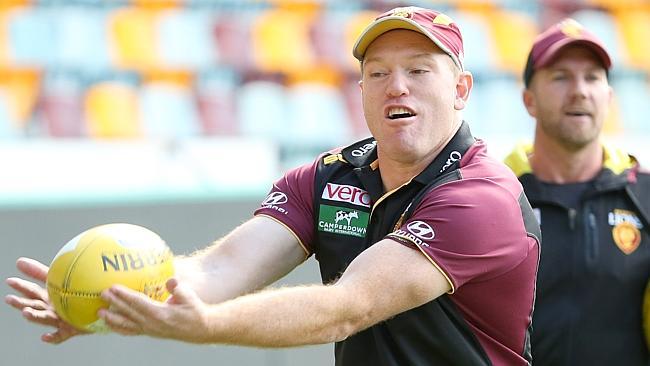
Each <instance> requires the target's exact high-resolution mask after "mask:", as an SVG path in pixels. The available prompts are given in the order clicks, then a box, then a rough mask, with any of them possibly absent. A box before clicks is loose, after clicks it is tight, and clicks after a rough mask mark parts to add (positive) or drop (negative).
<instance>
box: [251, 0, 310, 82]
mask: <svg viewBox="0 0 650 366" xmlns="http://www.w3.org/2000/svg"><path fill="white" fill-rule="evenodd" d="M310 19H311V16H310V14H304V13H296V12H294V11H290V10H285V9H273V10H269V11H267V12H264V13H263V14H261V15H260V16H259V17H258V18H257V19H256V21H255V23H254V24H253V28H252V46H253V60H254V65H253V66H254V67H255V68H256V69H258V70H260V71H262V72H271V73H274V72H280V73H285V74H288V73H292V72H294V71H298V72H299V71H301V70H303V69H309V68H311V67H312V65H313V62H314V57H313V53H312V50H311V43H310V39H309V25H310Z"/></svg>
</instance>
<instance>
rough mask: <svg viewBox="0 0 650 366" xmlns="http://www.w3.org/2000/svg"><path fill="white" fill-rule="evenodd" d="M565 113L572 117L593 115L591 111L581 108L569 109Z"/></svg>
mask: <svg viewBox="0 0 650 366" xmlns="http://www.w3.org/2000/svg"><path fill="white" fill-rule="evenodd" d="M564 114H566V115H567V116H570V117H584V116H591V113H589V112H587V111H585V110H580V109H576V110H569V111H566V112H564Z"/></svg>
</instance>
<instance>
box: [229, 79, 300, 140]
mask: <svg viewBox="0 0 650 366" xmlns="http://www.w3.org/2000/svg"><path fill="white" fill-rule="evenodd" d="M237 115H238V116H239V126H240V131H241V132H242V134H243V135H248V136H253V137H263V138H268V139H270V140H271V141H273V142H276V143H282V142H284V141H286V140H287V139H289V138H291V133H292V132H291V130H289V123H288V118H287V116H288V106H287V96H286V93H285V90H284V86H282V85H281V84H278V83H275V82H272V81H264V80H261V81H251V82H248V83H245V84H244V85H243V86H242V87H240V88H239V90H238V92H237Z"/></svg>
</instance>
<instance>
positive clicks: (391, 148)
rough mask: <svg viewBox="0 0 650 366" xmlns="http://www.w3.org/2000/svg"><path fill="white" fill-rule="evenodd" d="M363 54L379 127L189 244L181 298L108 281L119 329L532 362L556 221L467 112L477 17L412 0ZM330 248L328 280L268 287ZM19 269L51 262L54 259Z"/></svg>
mask: <svg viewBox="0 0 650 366" xmlns="http://www.w3.org/2000/svg"><path fill="white" fill-rule="evenodd" d="M353 53H354V56H355V57H356V58H358V59H359V61H360V62H361V71H362V76H361V82H360V85H361V92H362V98H363V106H364V114H365V117H366V121H367V123H368V127H369V129H370V131H371V132H372V135H373V137H372V138H369V139H366V140H363V141H360V142H358V143H355V144H352V145H350V146H348V147H345V148H342V149H337V150H334V151H331V152H328V153H325V154H323V155H321V156H319V157H318V158H317V159H316V160H315V161H314V163H313V164H308V165H305V166H303V167H299V168H297V169H295V170H292V171H290V172H288V173H286V174H285V175H284V177H282V178H281V179H280V180H278V181H277V182H276V183H275V184H274V186H273V188H272V189H271V192H270V193H269V195H268V196H267V198H266V199H265V200H264V202H263V203H262V205H261V207H260V208H259V209H258V210H257V211H256V212H255V217H254V218H253V219H251V220H250V221H248V222H247V223H245V224H243V225H242V226H240V227H239V228H237V229H235V230H233V232H231V233H230V234H229V235H227V236H226V237H225V238H223V239H222V240H221V241H219V242H218V243H217V244H215V245H213V246H210V247H208V248H207V249H205V250H204V251H201V252H198V253H195V254H193V255H191V256H189V257H183V258H178V259H177V261H176V265H177V268H178V276H177V279H174V280H171V281H170V282H169V283H168V288H169V291H170V292H171V293H172V298H171V300H170V301H169V302H168V303H166V304H159V303H155V302H153V301H151V300H150V299H149V298H147V297H146V296H144V295H142V294H140V293H136V292H133V291H131V290H128V289H125V288H123V287H120V286H114V287H112V288H111V289H109V290H106V291H104V293H103V298H104V299H105V300H106V301H108V302H109V303H110V304H111V308H110V309H103V310H100V313H99V315H100V317H101V318H102V319H103V320H104V321H105V322H106V323H107V324H108V325H109V326H110V327H111V328H112V329H113V330H114V331H116V332H118V333H123V334H147V335H151V336H155V337H164V338H173V339H179V340H183V341H188V342H196V343H228V344H240V345H252V346H258V347H284V346H298V345H305V344H318V343H326V342H336V364H337V365H355V366H358V365H396V366H397V365H463V366H465V365H508V366H513V365H530V363H531V358H530V347H529V329H530V325H531V316H532V311H533V303H534V292H535V278H536V274H537V262H538V258H539V227H538V226H537V224H536V220H535V219H534V216H533V213H532V210H531V208H530V205H529V204H528V201H527V199H526V197H525V196H524V194H523V191H522V188H521V185H520V184H519V182H518V181H517V179H516V177H515V176H514V175H513V174H512V173H511V171H510V170H509V169H508V168H507V167H505V165H503V164H501V163H499V162H497V161H495V160H494V159H492V158H490V157H488V156H487V154H486V147H485V145H484V143H483V142H481V141H477V140H475V139H474V137H472V135H471V133H470V130H469V126H468V124H467V123H465V122H463V120H462V117H461V110H462V109H463V108H464V107H465V103H466V102H467V100H468V97H469V93H470V90H471V88H472V76H471V74H470V73H469V72H468V71H466V70H465V69H464V66H463V43H462V37H461V34H460V30H459V29H458V27H457V26H456V24H455V23H454V22H453V20H452V19H450V18H449V17H448V16H446V15H444V14H442V13H439V12H436V11H432V10H427V9H422V8H416V7H408V8H397V9H394V10H391V11H389V12H387V13H384V14H382V15H380V16H379V17H378V18H377V19H376V20H375V21H374V22H373V23H371V24H370V25H369V26H368V27H367V28H366V29H365V30H364V32H363V33H362V34H361V35H360V37H359V39H358V41H357V43H356V45H355V46H354V51H353ZM325 128H326V127H325ZM312 254H314V255H315V256H316V259H317V260H318V261H319V265H320V269H321V274H322V279H323V285H312V286H300V287H289V288H281V289H272V290H267V291H262V292H257V293H253V294H250V293H251V292H252V291H254V290H257V289H260V288H263V287H265V286H267V285H268V284H270V283H272V282H274V281H275V280H276V279H278V278H280V277H282V276H283V275H285V274H286V273H288V272H289V271H290V270H292V269H293V268H295V267H296V266H297V265H298V264H300V263H301V262H302V261H304V260H305V259H306V258H307V257H308V256H310V255H312ZM19 268H21V269H22V270H23V271H24V272H26V273H28V274H30V275H31V276H32V277H36V278H39V277H40V278H43V276H44V273H46V270H47V269H46V268H43V267H39V266H38V264H36V263H34V262H31V261H28V260H20V261H19ZM10 282H11V284H12V286H13V287H14V288H16V289H18V290H19V291H20V292H22V293H23V294H24V295H25V297H23V298H20V297H16V296H13V297H11V298H10V299H9V302H10V303H11V304H12V305H14V306H15V307H17V308H20V309H25V308H29V307H31V308H32V309H31V310H39V311H34V312H31V310H30V312H28V313H30V314H32V313H33V314H34V316H33V317H30V318H31V320H33V321H35V322H39V323H43V324H50V325H55V326H57V327H58V328H57V331H55V332H54V333H49V334H47V335H45V336H44V337H45V340H46V341H49V342H53V343H57V342H60V341H63V340H65V339H66V338H68V337H69V336H71V335H73V334H74V333H75V332H74V331H72V330H71V329H70V328H69V327H68V326H67V325H62V324H61V323H60V321H59V320H58V318H57V317H56V316H55V315H54V314H53V313H52V311H51V310H50V309H51V308H50V307H49V305H47V303H46V302H44V301H43V299H42V298H40V299H39V298H38V296H35V295H34V293H33V292H29V291H28V290H27V286H26V284H25V283H24V282H20V281H19V280H17V279H11V280H10ZM246 294H248V295H246ZM37 314H38V315H37Z"/></svg>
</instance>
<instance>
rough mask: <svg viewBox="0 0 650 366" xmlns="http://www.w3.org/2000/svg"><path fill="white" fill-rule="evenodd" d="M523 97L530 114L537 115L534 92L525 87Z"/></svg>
mask: <svg viewBox="0 0 650 366" xmlns="http://www.w3.org/2000/svg"><path fill="white" fill-rule="evenodd" d="M521 98H522V100H523V102H524V107H526V110H527V111H528V114H529V115H530V116H531V117H533V118H535V117H537V103H536V101H535V95H533V92H532V91H530V89H528V88H526V89H524V91H523V93H522V95H521Z"/></svg>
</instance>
